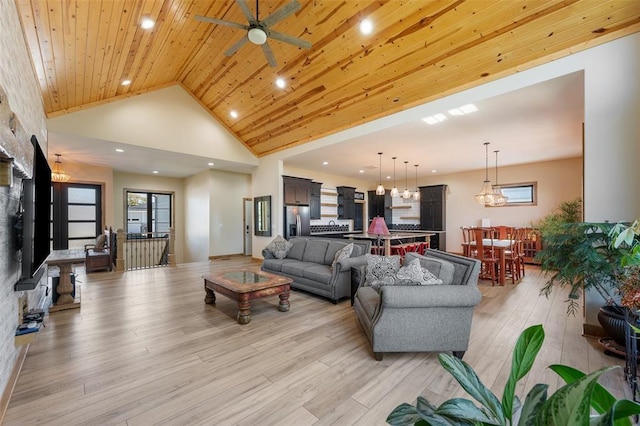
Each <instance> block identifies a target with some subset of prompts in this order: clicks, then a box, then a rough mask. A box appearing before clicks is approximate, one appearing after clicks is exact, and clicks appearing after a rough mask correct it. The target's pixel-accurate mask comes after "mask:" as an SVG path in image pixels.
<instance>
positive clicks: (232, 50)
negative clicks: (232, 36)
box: [224, 34, 249, 56]
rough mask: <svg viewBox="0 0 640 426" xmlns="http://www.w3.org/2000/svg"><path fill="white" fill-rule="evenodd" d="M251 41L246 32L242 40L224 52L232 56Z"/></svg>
mask: <svg viewBox="0 0 640 426" xmlns="http://www.w3.org/2000/svg"><path fill="white" fill-rule="evenodd" d="M248 41H249V37H248V36H247V35H246V34H245V35H244V37H242V38H241V39H240V40H238V41H237V42H236V43H235V44H234V45H233V46H231V47H230V48H229V49H227V51H225V52H224V54H225V55H227V56H232V55H233V54H234V53H236V52H237V51H238V49H240V48H241V47H242V46H244V45H245V44H247V42H248Z"/></svg>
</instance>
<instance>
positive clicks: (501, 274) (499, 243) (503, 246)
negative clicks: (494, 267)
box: [466, 238, 513, 285]
mask: <svg viewBox="0 0 640 426" xmlns="http://www.w3.org/2000/svg"><path fill="white" fill-rule="evenodd" d="M466 244H467V245H468V246H469V247H475V246H476V242H475V241H471V242H469V243H466ZM512 244H513V241H512V240H495V239H492V238H483V239H482V245H483V247H491V246H493V250H494V251H495V253H496V254H497V255H498V284H500V285H504V283H505V281H506V273H505V268H506V263H507V262H506V255H505V252H506V251H507V250H508V249H509V248H510V247H511V245H512ZM469 252H470V251H469Z"/></svg>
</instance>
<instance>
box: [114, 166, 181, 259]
mask: <svg viewBox="0 0 640 426" xmlns="http://www.w3.org/2000/svg"><path fill="white" fill-rule="evenodd" d="M125 190H135V191H146V192H150V191H160V192H172V193H173V194H174V197H173V223H174V228H175V232H176V241H175V251H176V262H177V263H183V262H184V253H185V219H184V210H183V208H182V206H184V205H185V197H184V179H176V178H167V177H161V176H148V175H138V174H133V173H121V172H114V174H113V200H112V201H111V202H112V203H113V209H114V210H113V212H114V215H113V216H114V220H113V222H114V228H116V229H118V228H122V229H125V223H126V222H125V209H126V197H125Z"/></svg>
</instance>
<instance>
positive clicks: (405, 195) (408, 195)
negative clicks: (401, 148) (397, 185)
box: [402, 161, 411, 199]
mask: <svg viewBox="0 0 640 426" xmlns="http://www.w3.org/2000/svg"><path fill="white" fill-rule="evenodd" d="M408 163H409V162H408V161H405V162H404V191H403V192H402V198H405V199H406V198H411V192H409V186H408V184H407V172H408V169H407V164H408Z"/></svg>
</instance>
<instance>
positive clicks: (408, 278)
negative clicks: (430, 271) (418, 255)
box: [396, 259, 424, 284]
mask: <svg viewBox="0 0 640 426" xmlns="http://www.w3.org/2000/svg"><path fill="white" fill-rule="evenodd" d="M396 278H397V280H400V281H404V282H411V283H414V284H423V281H424V274H423V273H422V268H421V267H420V261H419V260H418V259H413V260H412V261H411V262H409V263H408V264H407V265H404V266H403V267H402V268H400V269H399V270H398V273H397V274H396Z"/></svg>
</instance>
